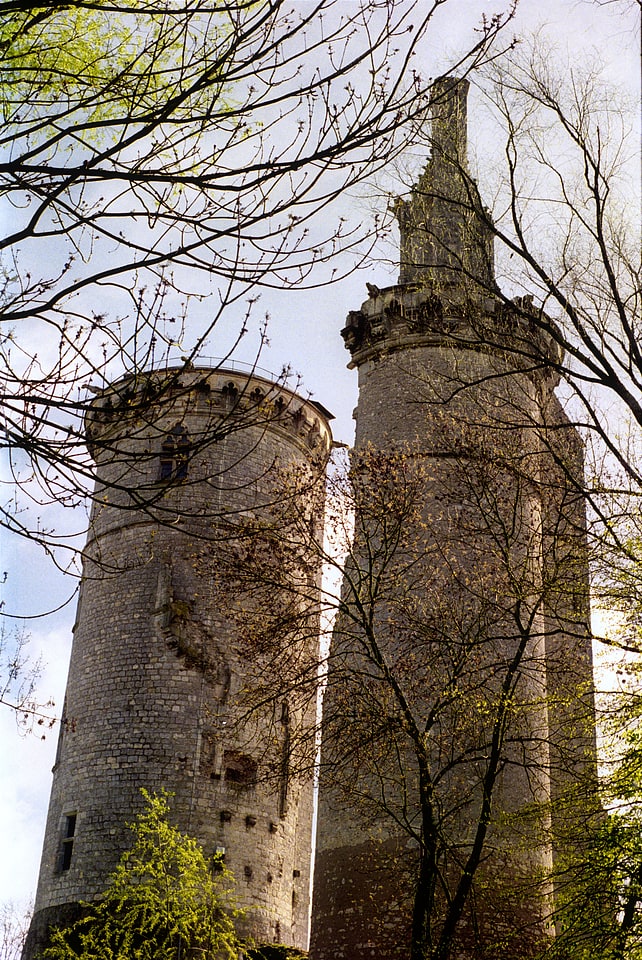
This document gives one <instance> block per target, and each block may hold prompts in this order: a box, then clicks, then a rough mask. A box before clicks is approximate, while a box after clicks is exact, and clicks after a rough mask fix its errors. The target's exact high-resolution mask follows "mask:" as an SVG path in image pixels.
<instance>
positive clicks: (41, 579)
mask: <svg viewBox="0 0 642 960" xmlns="http://www.w3.org/2000/svg"><path fill="white" fill-rule="evenodd" d="M504 6H505V4H504V3H503V2H501V0H495V2H494V3H491V4H489V3H487V2H486V0H449V2H448V3H447V4H446V5H445V7H444V11H443V14H442V17H441V21H440V22H439V32H438V33H435V34H434V36H433V43H432V44H431V45H426V48H425V50H424V51H423V54H422V56H423V57H424V58H425V62H422V64H421V65H420V66H421V69H422V71H423V72H424V73H425V74H427V75H435V74H438V73H440V72H443V71H444V69H445V68H446V64H447V57H448V55H449V54H450V53H453V52H456V51H457V50H458V49H462V48H464V46H465V44H466V41H467V39H468V38H470V36H471V32H472V29H473V27H474V25H475V23H476V22H477V21H478V20H479V18H480V16H481V15H482V13H486V14H487V15H491V14H493V13H494V12H496V11H498V10H500V9H502V8H503V7H504ZM635 7H636V5H635V4H634V3H631V4H629V5H628V7H627V5H626V4H625V3H622V4H618V3H614V4H610V5H604V6H599V5H598V4H597V3H594V2H592V0H522V3H521V5H520V9H519V12H518V16H517V18H516V20H515V22H514V24H513V26H512V27H511V28H510V29H511V32H514V33H516V34H517V35H521V34H522V33H529V32H533V31H535V30H536V29H538V27H540V26H541V27H542V31H543V35H544V37H545V38H549V37H550V38H552V40H553V41H554V42H555V43H556V44H557V45H558V51H559V52H558V56H559V57H560V58H566V57H568V58H569V60H570V61H571V62H573V63H577V64H579V63H582V62H583V61H584V60H585V59H586V58H588V57H590V56H592V51H593V50H597V52H598V54H599V55H600V57H601V58H602V59H603V61H604V75H605V77H608V79H610V80H611V81H615V82H616V83H618V85H621V86H622V88H623V89H624V90H626V91H628V92H629V93H630V94H631V95H633V96H636V95H637V94H638V91H639V78H640V58H639V44H638V36H639V13H637V12H636V9H635ZM618 10H621V13H619V14H618V13H617V11H618ZM474 102H475V101H474V91H473V92H472V94H471V102H470V107H469V128H470V133H469V137H470V140H471V146H472V149H473V151H474V147H475V138H476V134H475V117H474ZM636 120H639V114H638V115H637V117H633V118H632V122H634V123H635V122H636ZM478 162H479V163H481V162H482V160H481V159H480V157H479V155H478ZM418 172H419V171H418ZM352 206H353V215H354V216H356V217H359V218H362V217H364V216H366V215H367V212H368V211H367V207H368V205H367V203H366V201H365V200H363V198H361V199H355V200H354V202H353V204H352ZM366 280H369V281H372V282H375V283H377V284H378V285H379V286H385V285H387V284H389V283H393V282H394V281H395V274H394V273H391V272H390V268H389V267H386V265H385V264H383V265H381V266H377V265H376V264H375V265H374V266H373V267H372V269H371V270H370V271H369V272H361V273H357V274H354V275H352V276H351V277H349V278H348V279H347V280H345V281H343V282H341V283H339V284H336V285H334V286H332V287H327V288H325V289H322V290H315V291H313V292H311V293H306V292H295V291H283V292H282V293H281V294H279V293H275V292H272V293H270V294H269V295H265V296H264V298H263V301H262V303H261V308H262V310H263V312H265V311H269V312H270V314H271V317H272V322H271V324H270V328H269V332H268V335H269V337H270V347H269V348H268V349H267V350H266V351H265V353H264V355H263V357H262V360H261V364H262V366H264V367H266V368H268V369H270V370H273V371H275V372H277V373H278V372H279V370H280V369H281V367H282V366H283V365H284V364H287V363H290V364H291V365H292V367H293V368H294V369H295V370H296V371H300V372H301V374H302V375H303V380H304V383H305V387H306V388H307V390H309V391H311V392H312V393H313V395H314V398H315V399H317V400H319V401H321V402H322V403H323V404H324V405H325V406H326V407H327V408H329V409H330V410H331V411H332V412H333V413H335V415H336V421H335V431H334V432H335V439H337V440H339V441H342V442H345V443H350V442H351V439H352V419H351V415H352V410H353V408H354V406H355V404H356V373H354V372H351V371H348V370H347V368H346V363H347V360H348V354H347V352H346V351H345V350H344V348H343V343H342V341H341V337H340V335H339V331H340V329H341V327H342V326H343V323H344V320H345V316H346V313H347V311H348V310H353V309H358V308H359V306H360V304H361V302H362V301H363V300H364V299H366V291H365V282H366ZM5 569H7V570H12V571H20V576H19V577H16V576H14V577H13V581H12V583H11V584H10V587H11V589H10V591H9V592H8V593H7V594H5V600H6V603H7V607H6V609H11V611H13V612H14V613H17V614H21V613H25V614H28V613H30V614H33V613H34V612H36V613H38V612H39V611H44V610H47V609H51V607H53V606H55V605H56V604H57V603H60V602H61V601H62V600H63V599H65V598H66V597H67V596H69V595H70V594H71V593H72V592H73V590H74V588H75V583H74V582H73V581H72V580H71V579H70V578H67V580H65V579H64V578H62V577H61V576H60V575H56V574H55V571H54V570H53V569H52V567H51V565H50V563H49V562H48V561H47V560H46V558H44V557H43V556H42V555H41V554H40V553H39V552H38V551H37V550H36V549H35V548H33V549H31V550H29V549H25V548H24V547H23V546H22V545H18V544H16V543H13V542H10V541H9V540H8V539H7V538H6V537H5V539H4V541H3V543H2V562H1V563H0V574H1V573H2V571H3V570H5ZM74 609H75V603H74V602H72V603H71V604H70V605H68V606H67V607H66V608H65V609H64V610H63V611H61V612H60V613H59V614H57V615H55V616H52V617H49V618H45V619H42V620H33V621H30V622H28V623H27V629H28V631H29V632H30V633H31V635H32V641H31V648H32V653H33V655H34V656H35V657H37V656H39V655H41V656H42V659H43V672H42V676H41V680H40V683H39V689H40V691H41V697H42V699H43V700H46V699H49V698H51V699H53V700H54V702H55V704H56V710H58V711H59V710H60V706H61V704H62V700H63V693H64V684H65V676H66V666H67V659H68V655H69V649H70V640H71V625H72V623H73V619H74ZM56 738H57V730H53V731H51V732H47V733H46V738H45V739H44V740H41V739H39V735H30V736H26V737H20V736H19V735H18V733H17V731H16V724H15V720H14V717H13V716H12V715H11V713H10V712H9V711H8V710H4V711H3V710H0V784H1V787H0V822H2V824H3V826H4V829H5V843H4V844H3V856H2V861H1V863H0V902H6V901H9V900H10V901H14V902H17V903H23V902H25V901H27V900H29V898H30V897H32V896H33V893H34V891H35V885H36V880H37V874H38V865H39V859H40V848H41V844H42V837H43V831H44V822H45V817H46V810H47V804H48V796H49V789H50V783H51V766H52V764H53V758H54V753H55V746H56Z"/></svg>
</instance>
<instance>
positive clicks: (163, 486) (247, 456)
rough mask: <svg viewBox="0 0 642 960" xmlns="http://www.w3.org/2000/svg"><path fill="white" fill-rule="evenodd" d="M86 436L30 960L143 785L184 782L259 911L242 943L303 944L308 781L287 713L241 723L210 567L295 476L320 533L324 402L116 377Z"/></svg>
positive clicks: (241, 668)
mask: <svg viewBox="0 0 642 960" xmlns="http://www.w3.org/2000/svg"><path fill="white" fill-rule="evenodd" d="M150 397H151V400H150ZM176 425H178V426H179V427H180V429H179V430H178V431H177V430H175V427H176ZM87 429H88V433H89V436H90V442H91V444H92V449H93V453H94V456H95V459H96V461H97V464H98V473H99V477H100V481H101V485H102V486H101V489H99V490H98V492H97V497H96V503H95V505H94V509H93V514H92V518H91V526H90V536H89V540H88V543H87V547H86V555H85V565H84V577H83V581H82V586H81V594H80V600H79V605H78V613H77V618H76V624H75V627H74V642H73V650H72V656H71V664H70V669H69V678H68V682H67V691H66V699H65V706H64V719H63V722H62V729H61V734H60V743H59V747H58V755H57V758H56V765H55V767H54V776H53V786H52V793H51V800H50V806H49V815H48V821H47V828H46V834H45V841H44V849H43V855H42V864H41V869H40V879H39V885H38V892H37V897H36V903H35V918H34V925H33V936H32V938H31V940H30V945H29V950H28V952H27V956H31V951H32V950H33V949H34V948H35V946H37V943H36V941H37V940H38V939H41V938H42V934H43V927H44V926H46V923H49V922H51V921H52V920H55V919H56V917H57V914H58V911H59V912H60V917H61V918H63V919H64V918H65V917H66V916H67V913H68V911H69V909H70V908H69V904H73V903H75V902H77V901H79V900H89V899H92V898H94V897H96V896H98V895H100V893H101V891H102V890H103V889H104V887H105V885H106V883H107V880H108V878H109V875H110V873H111V871H112V870H113V869H114V867H115V866H116V864H117V862H118V859H119V857H120V855H121V853H122V852H123V850H124V849H125V848H126V847H127V846H128V845H129V843H130V842H131V835H130V833H129V831H128V829H127V827H126V824H127V823H129V822H131V821H132V820H133V819H134V818H135V816H136V814H137V812H138V811H139V809H140V808H141V804H142V800H141V796H140V789H141V787H144V788H146V789H147V790H149V791H157V790H167V791H170V792H171V793H172V794H173V799H172V800H171V810H172V814H173V816H174V817H175V820H176V822H177V823H178V825H179V827H180V828H181V829H182V830H183V831H185V832H187V833H189V834H191V835H194V836H196V837H197V838H198V840H199V841H200V842H201V843H202V844H203V846H204V848H205V851H206V853H207V854H214V853H215V852H216V851H221V850H224V852H225V861H226V864H227V865H228V866H229V867H230V869H231V870H232V871H233V873H234V875H235V877H236V879H237V895H238V901H239V904H240V905H242V906H247V907H250V908H251V909H250V910H249V912H248V914H247V931H245V932H250V933H252V934H253V935H254V936H255V937H257V938H258V939H259V940H264V941H268V942H281V943H287V944H290V945H293V946H296V947H305V946H306V945H307V936H308V913H309V886H310V858H311V840H312V836H311V835H312V807H313V784H312V779H311V775H309V776H308V778H307V779H300V778H299V779H295V778H292V779H291V780H288V773H287V767H285V768H284V767H283V763H282V760H281V757H282V754H283V751H284V749H285V747H284V744H285V743H286V740H287V736H288V731H287V723H288V715H287V711H285V712H284V711H283V710H282V704H281V703H279V704H277V705H275V707H274V709H273V710H271V711H267V712H264V714H263V715H262V716H260V717H259V716H254V717H253V718H250V719H248V720H247V722H244V723H240V722H239V716H240V712H241V710H242V709H243V708H242V705H241V691H242V690H243V688H244V685H245V684H246V683H247V682H248V680H249V678H250V675H251V673H252V671H253V670H257V669H260V664H259V663H258V662H257V663H254V664H253V663H251V662H248V661H247V660H244V659H242V658H240V656H239V654H238V652H237V647H236V636H235V625H234V621H233V619H232V618H230V616H229V615H228V614H229V610H228V609H226V604H227V603H229V599H228V600H225V601H222V600H221V597H220V595H219V593H218V592H217V584H216V577H215V576H213V572H214V571H215V570H216V562H217V560H216V558H217V550H218V549H219V546H218V544H219V543H220V538H221V536H223V535H225V536H226V537H228V538H229V536H230V529H233V527H234V523H235V520H236V519H237V518H239V517H243V518H245V519H247V518H261V517H263V518H268V517H269V510H270V505H271V504H273V503H274V502H275V500H276V501H278V499H279V496H280V485H281V484H282V483H283V482H284V477H285V476H286V475H287V474H288V472H291V471H292V470H293V469H295V470H296V471H297V472H298V473H305V472H306V471H307V473H308V474H309V477H310V480H311V483H310V488H309V494H308V496H307V501H306V503H304V504H302V506H301V508H302V509H303V510H307V511H309V512H310V515H311V517H312V518H314V522H315V523H320V522H321V516H320V514H319V504H320V502H321V501H320V500H319V497H318V493H319V484H321V490H322V484H323V476H324V465H325V460H326V457H327V454H328V452H329V448H330V443H331V436H330V431H329V427H328V415H327V411H324V410H323V408H320V407H318V406H315V405H314V404H312V403H310V402H308V401H305V400H302V399H301V398H300V397H298V396H296V395H295V394H293V393H292V392H291V391H289V390H288V389H286V388H285V387H282V386H279V385H276V384H272V383H269V382H268V381H265V380H263V379H262V378H260V377H258V376H247V375H243V374H239V373H238V372H232V371H221V370H217V371H209V370H190V371H187V372H182V371H176V370H174V371H172V370H170V371H163V372H162V373H159V374H150V375H146V376H143V377H140V378H138V379H137V380H135V381H134V380H133V379H132V378H130V379H129V380H127V379H125V380H124V381H122V382H121V383H119V384H115V385H114V386H113V387H111V388H110V389H109V390H107V391H106V392H105V394H103V395H102V396H99V397H98V398H97V399H96V401H95V403H94V405H93V409H92V413H91V414H90V416H89V417H88V424H87ZM183 435H184V436H185V437H186V438H187V440H186V442H185V443H184V445H183V446H181V443H180V442H179V441H181V437H182V436H183ZM275 602H278V598H275ZM309 655H310V656H311V657H315V656H317V655H318V651H317V650H316V649H310V651H309ZM308 719H309V722H310V723H312V722H313V721H314V717H310V718H308ZM302 722H304V723H305V722H307V721H306V720H305V718H303V721H302ZM274 769H277V770H280V771H281V779H280V780H277V778H275V776H274V775H272V773H271V771H273V770H274ZM268 772H270V773H269V775H268ZM70 825H71V826H70ZM70 833H73V836H69V834H70ZM65 850H66V860H65V859H64V857H65V853H64V851H65Z"/></svg>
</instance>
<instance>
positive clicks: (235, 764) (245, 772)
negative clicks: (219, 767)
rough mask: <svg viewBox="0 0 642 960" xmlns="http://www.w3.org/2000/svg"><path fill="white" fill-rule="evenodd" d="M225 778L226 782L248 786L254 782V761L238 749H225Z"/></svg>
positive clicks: (255, 768)
mask: <svg viewBox="0 0 642 960" xmlns="http://www.w3.org/2000/svg"><path fill="white" fill-rule="evenodd" d="M223 766H224V768H225V779H226V780H227V781H228V783H237V784H239V785H240V786H249V785H250V784H253V783H255V782H256V771H257V765H256V761H255V760H253V759H252V757H248V755H247V754H245V753H241V752H240V751H238V750H226V751H225V753H224V754H223Z"/></svg>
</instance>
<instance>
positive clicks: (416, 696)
mask: <svg viewBox="0 0 642 960" xmlns="http://www.w3.org/2000/svg"><path fill="white" fill-rule="evenodd" d="M467 86H468V85H467V83H466V81H464V80H461V81H457V80H452V79H446V80H443V81H441V82H439V83H438V84H437V85H436V86H435V88H434V90H433V92H434V103H435V107H434V119H433V128H432V138H431V139H432V156H431V158H430V160H429V162H428V164H427V167H426V169H425V171H424V173H423V174H422V176H421V177H420V179H419V181H418V183H417V184H416V186H415V187H414V188H413V190H412V192H411V195H410V198H409V200H407V201H401V200H400V201H398V203H397V206H396V214H397V218H398V221H399V227H400V239H401V255H400V260H401V272H400V277H399V283H398V284H397V285H395V286H392V287H387V288H385V289H379V288H378V287H376V286H374V285H373V284H369V285H368V289H369V294H370V296H369V299H368V300H367V301H366V302H365V303H364V304H362V306H361V309H360V310H357V311H353V312H351V313H349V314H348V318H347V323H346V326H345V328H344V330H343V331H342V335H343V337H344V340H345V344H346V347H347V349H348V350H349V351H350V355H351V361H350V365H351V366H352V367H354V368H356V369H357V371H358V375H359V401H358V406H357V408H356V412H355V418H356V445H355V452H354V455H353V476H354V485H355V489H356V490H357V493H356V494H355V500H356V502H357V510H358V509H359V504H361V508H362V515H361V517H358V522H357V523H356V532H355V536H354V544H353V547H352V551H351V555H350V557H349V560H348V566H347V573H346V579H345V586H344V593H343V610H342V611H341V612H340V614H339V617H338V619H337V625H336V628H335V632H334V636H333V640H332V646H331V651H330V657H329V676H328V688H327V691H326V695H325V702H324V718H323V727H324V733H323V739H322V760H321V781H320V800H319V818H318V831H317V850H316V865H315V877H314V895H313V910H312V931H311V947H310V956H311V960H337V958H346V960H347V958H349V960H366V958H368V960H370V958H375V960H396V958H399V960H401V958H407V957H408V956H410V953H409V947H410V943H411V939H412V936H413V933H414V938H415V941H416V940H423V944H424V947H426V948H427V947H428V946H430V950H431V951H435V953H434V955H435V956H437V955H439V956H446V955H448V956H451V955H452V956H456V957H457V958H458V960H472V958H476V960H477V958H487V960H491V958H492V960H499V958H500V957H502V958H504V957H507V956H510V957H511V958H513V960H522V958H527V957H529V956H532V955H533V954H534V953H535V952H536V951H537V950H538V949H539V948H540V947H541V946H542V942H543V941H544V942H545V941H547V939H548V938H550V936H552V931H553V924H552V923H551V916H552V913H551V911H552V910H553V908H554V907H559V905H560V904H561V897H562V896H563V895H562V894H559V893H558V887H557V885H556V882H555V867H556V866H557V865H560V866H561V865H562V864H565V867H566V869H568V867H569V863H570V859H569V857H571V856H572V851H573V850H574V849H575V848H576V845H577V844H578V842H579V838H580V837H581V836H582V830H583V829H584V827H583V826H582V824H581V823H578V822H577V821H576V822H573V817H572V816H569V810H570V809H576V810H577V809H581V810H582V811H584V814H586V811H587V807H586V805H583V806H581V799H580V798H581V797H582V798H584V797H588V800H587V803H588V804H589V807H590V809H591V811H594V810H595V809H596V806H597V803H596V789H595V784H596V779H595V777H596V771H595V737H594V716H593V688H592V664H591V646H590V631H589V609H588V560H587V544H586V536H585V519H584V506H583V503H582V500H581V497H579V496H578V494H577V493H576V489H577V488H576V486H575V484H574V478H575V479H577V478H579V477H580V476H581V471H582V445H581V442H580V439H579V437H578V435H577V434H576V431H575V430H574V429H573V428H572V427H571V426H570V425H569V424H568V422H567V420H566V419H565V417H564V413H563V411H562V409H561V406H560V404H559V402H558V400H557V398H556V397H555V394H554V388H555V386H556V382H557V378H556V377H555V375H554V374H553V372H552V370H553V367H554V363H555V361H556V360H558V359H559V357H558V354H557V347H556V344H555V342H554V340H553V338H552V337H551V336H550V335H549V334H548V333H547V332H546V331H545V330H543V329H542V325H541V324H538V314H537V311H536V310H535V309H534V308H533V306H532V303H531V300H530V298H527V297H526V298H519V299H518V300H515V301H508V300H507V299H506V298H505V297H503V296H502V295H501V293H500V291H499V290H498V288H497V285H496V282H495V278H494V267H493V242H492V230H491V223H490V221H489V219H488V214H487V212H486V211H485V210H484V208H483V205H482V203H481V201H480V198H479V194H478V191H477V187H476V185H475V183H474V182H473V181H472V180H471V178H470V175H469V173H468V169H467V160H466V95H467ZM540 320H541V316H540ZM359 491H361V493H359ZM359 497H361V500H359ZM375 500H378V502H379V503H380V505H381V506H380V509H379V512H377V510H376V509H375V508H374V507H373V506H372V501H375ZM404 511H405V513H404ZM396 518H399V519H398V521H397V520H396ZM580 820H581V816H580ZM447 949H448V950H450V951H452V952H449V953H446V950H447ZM439 950H441V951H442V952H438V951H439ZM416 955H417V956H419V954H416ZM421 955H423V954H421ZM430 955H431V956H432V955H433V953H432V952H431V953H430Z"/></svg>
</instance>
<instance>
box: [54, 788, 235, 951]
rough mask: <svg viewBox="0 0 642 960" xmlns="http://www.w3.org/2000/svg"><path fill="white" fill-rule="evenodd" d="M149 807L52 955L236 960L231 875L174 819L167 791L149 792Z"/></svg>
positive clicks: (57, 933)
mask: <svg viewBox="0 0 642 960" xmlns="http://www.w3.org/2000/svg"><path fill="white" fill-rule="evenodd" d="M143 797H144V799H145V809H144V810H143V812H142V813H141V814H140V815H139V817H138V818H137V820H136V821H135V822H134V823H132V824H131V829H132V833H133V835H134V843H133V846H132V848H131V849H130V850H127V851H126V852H125V853H124V854H123V855H122V857H121V860H120V863H119V864H118V867H117V868H116V870H115V872H114V874H113V876H112V878H111V882H110V884H109V886H108V888H107V889H106V891H105V893H104V895H103V897H102V898H101V899H100V900H99V901H98V902H96V903H87V904H84V905H83V916H82V917H81V918H80V919H79V920H77V921H76V922H75V923H73V924H72V925H71V926H69V927H67V928H63V929H60V928H58V929H54V930H53V932H52V934H51V943H50V945H49V946H48V947H47V948H46V949H45V951H44V957H45V958H47V960H90V958H92V960H95V958H100V960H152V958H153V960H179V958H180V957H182V958H189V957H197V956H198V957H203V958H212V960H214V958H216V960H219V958H221V957H230V958H234V960H235V958H236V957H237V956H238V953H239V949H240V941H239V940H238V937H237V934H236V931H235V927H234V920H235V919H237V918H238V917H239V916H240V911H239V910H237V909H236V908H235V907H234V902H233V899H232V892H231V890H232V877H231V874H230V873H229V871H227V870H226V869H225V866H224V864H223V863H222V861H221V860H220V858H219V859H216V858H215V859H214V860H213V861H210V862H208V861H207V859H206V857H205V854H204V852H203V849H202V848H201V847H200V846H199V844H198V843H197V841H196V840H194V839H193V838H192V837H189V836H187V835H186V834H183V833H181V832H180V831H179V830H178V829H177V828H176V827H174V826H172V824H171V823H170V821H169V801H168V798H167V796H165V795H164V794H154V795H151V794H149V793H147V792H146V791H143Z"/></svg>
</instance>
